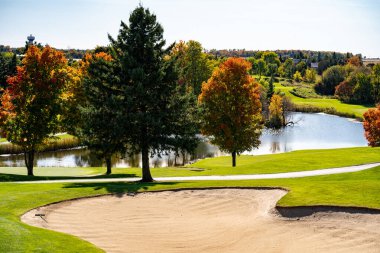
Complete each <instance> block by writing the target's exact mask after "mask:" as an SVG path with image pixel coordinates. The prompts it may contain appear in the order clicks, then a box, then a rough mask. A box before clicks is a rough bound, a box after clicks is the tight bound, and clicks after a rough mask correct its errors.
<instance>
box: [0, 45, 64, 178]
mask: <svg viewBox="0 0 380 253" xmlns="http://www.w3.org/2000/svg"><path fill="white" fill-rule="evenodd" d="M66 67H67V60H66V59H65V57H64V55H63V53H61V52H58V51H56V50H54V49H52V48H51V47H49V46H46V47H45V48H43V49H41V50H40V49H39V48H38V47H36V46H30V47H29V48H28V51H27V52H26V55H25V57H24V59H23V61H22V66H21V67H18V68H17V74H16V75H15V76H12V77H9V78H8V80H7V82H8V87H7V89H6V90H5V91H4V93H3V95H2V96H1V103H2V107H1V109H0V124H1V129H2V134H3V135H5V137H6V138H7V139H8V141H10V142H11V143H13V144H16V145H18V146H20V147H21V148H22V149H23V151H24V158H25V165H26V167H27V172H28V175H29V176H33V163H34V155H35V152H36V151H38V149H39V148H40V147H41V145H43V144H44V143H45V142H46V141H47V140H48V138H49V135H51V134H54V133H55V132H56V131H57V129H58V125H59V114H60V112H61V102H62V101H61V94H62V91H63V89H64V86H65V84H66V80H67V69H66Z"/></svg>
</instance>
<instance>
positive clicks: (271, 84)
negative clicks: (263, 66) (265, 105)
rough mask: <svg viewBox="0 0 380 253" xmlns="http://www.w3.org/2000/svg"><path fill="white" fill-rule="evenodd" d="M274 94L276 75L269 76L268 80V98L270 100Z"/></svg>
mask: <svg viewBox="0 0 380 253" xmlns="http://www.w3.org/2000/svg"><path fill="white" fill-rule="evenodd" d="M273 94H274V77H273V76H271V77H270V78H269V82H268V90H267V100H268V101H271V98H272V96H273Z"/></svg>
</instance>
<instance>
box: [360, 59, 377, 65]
mask: <svg viewBox="0 0 380 253" xmlns="http://www.w3.org/2000/svg"><path fill="white" fill-rule="evenodd" d="M375 64H380V58H366V59H363V65H364V66H367V65H375Z"/></svg>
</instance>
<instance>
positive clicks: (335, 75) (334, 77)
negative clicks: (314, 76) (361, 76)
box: [315, 66, 345, 95]
mask: <svg viewBox="0 0 380 253" xmlns="http://www.w3.org/2000/svg"><path fill="white" fill-rule="evenodd" d="M344 79H345V70H344V67H342V66H332V67H329V68H328V69H327V70H326V71H324V72H323V74H322V83H320V84H319V85H317V86H316V87H315V89H316V91H317V92H319V93H321V94H325V95H334V93H335V87H336V86H337V85H339V84H340V83H341V82H342V81H343V80H344Z"/></svg>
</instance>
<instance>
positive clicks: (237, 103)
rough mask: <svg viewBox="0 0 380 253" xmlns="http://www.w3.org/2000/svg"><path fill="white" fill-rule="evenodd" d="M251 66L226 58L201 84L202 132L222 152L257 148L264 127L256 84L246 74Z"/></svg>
mask: <svg viewBox="0 0 380 253" xmlns="http://www.w3.org/2000/svg"><path fill="white" fill-rule="evenodd" d="M250 69H251V64H250V63H249V62H248V61H246V60H244V59H241V58H229V59H228V60H227V61H225V62H224V63H222V64H221V65H220V66H219V68H217V69H216V70H214V72H213V74H212V76H211V78H210V79H209V80H208V81H207V82H206V83H203V85H202V93H201V94H200V95H199V97H198V103H199V105H200V106H201V108H202V110H203V116H202V117H203V119H202V122H203V123H202V133H203V134H204V135H208V136H210V137H211V142H212V143H213V144H215V145H218V146H219V148H220V149H221V150H223V151H226V152H229V153H231V154H232V166H233V167H235V166H236V155H237V154H240V153H242V152H243V151H246V150H252V149H253V148H257V147H258V146H259V145H260V140H259V138H260V135H261V130H262V127H263V123H262V117H261V103H260V95H259V85H258V83H256V82H255V81H254V79H253V78H252V77H251V76H250V75H249V74H248V70H250Z"/></svg>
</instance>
